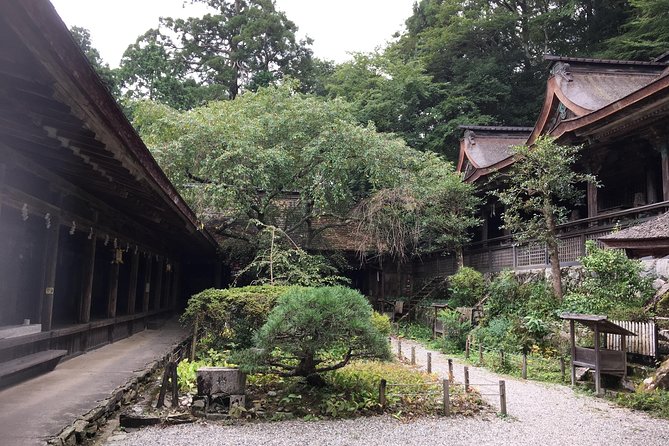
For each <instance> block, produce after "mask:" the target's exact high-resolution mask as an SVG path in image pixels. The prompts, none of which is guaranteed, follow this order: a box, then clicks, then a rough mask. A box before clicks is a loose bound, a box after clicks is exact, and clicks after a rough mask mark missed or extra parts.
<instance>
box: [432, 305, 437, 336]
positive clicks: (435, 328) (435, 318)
mask: <svg viewBox="0 0 669 446" xmlns="http://www.w3.org/2000/svg"><path fill="white" fill-rule="evenodd" d="M436 338H437V307H434V319H433V320H432V339H436Z"/></svg>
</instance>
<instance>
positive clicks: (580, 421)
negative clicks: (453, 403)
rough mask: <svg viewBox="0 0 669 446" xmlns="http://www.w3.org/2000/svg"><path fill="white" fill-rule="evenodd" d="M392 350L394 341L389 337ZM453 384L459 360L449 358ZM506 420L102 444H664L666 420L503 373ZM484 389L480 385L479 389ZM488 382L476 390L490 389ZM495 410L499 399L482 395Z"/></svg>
mask: <svg viewBox="0 0 669 446" xmlns="http://www.w3.org/2000/svg"><path fill="white" fill-rule="evenodd" d="M412 345H413V346H415V347H416V359H417V362H418V364H419V365H424V364H425V359H426V352H427V350H425V349H424V348H423V347H422V346H420V345H419V344H417V343H412V342H408V341H403V342H402V349H403V353H404V355H405V356H408V354H409V352H410V349H411V346H412ZM393 348H394V349H395V350H394V351H396V344H395V342H394V341H393ZM454 364H455V367H454V374H455V379H456V381H459V382H462V381H463V380H464V378H463V369H462V364H458V363H457V362H455V361H454ZM432 370H433V372H434V373H438V374H440V375H441V376H446V374H447V373H448V366H447V361H446V357H445V356H443V355H441V354H439V353H434V352H433V353H432ZM499 379H500V376H499V375H496V374H494V373H491V372H488V371H486V370H484V369H480V368H476V367H470V381H471V382H472V383H491V384H494V383H497V382H498V381H499ZM504 379H505V380H506V391H507V410H508V413H509V415H510V417H509V418H507V419H502V418H498V417H496V416H494V415H491V416H487V417H483V418H481V417H471V418H463V417H453V418H423V419H420V420H416V421H411V422H400V421H397V420H395V419H393V418H392V417H389V416H379V417H370V418H359V419H356V420H343V421H318V422H302V421H290V422H281V423H253V424H246V425H240V426H219V425H215V424H194V425H182V426H174V427H168V428H147V429H143V430H139V431H136V432H132V433H127V434H120V435H115V436H112V437H111V438H110V439H109V440H108V441H107V443H106V444H107V445H108V446H152V445H156V446H158V445H169V446H181V445H183V446H192V445H197V444H207V445H235V446H242V445H268V446H269V445H272V446H287V445H323V446H325V445H332V446H339V445H371V446H374V445H379V446H381V445H384V446H393V445H397V446H413V445H415V446H425V445H435V446H436V445H441V444H448V445H449V446H450V445H471V444H481V445H500V446H501V445H504V446H508V445H556V446H557V445H566V444H587V445H616V446H625V445H630V446H632V445H635V446H636V445H644V446H651V445H662V446H666V445H669V421H666V420H658V419H653V418H651V417H649V416H647V415H645V414H643V413H639V412H633V411H630V410H627V409H623V408H619V407H615V406H613V405H611V404H609V403H608V402H606V401H603V400H599V399H596V398H592V397H588V396H583V395H577V394H575V393H574V392H572V390H571V389H570V388H569V387H565V386H559V385H552V384H542V383H536V382H531V381H522V380H516V379H513V378H509V377H504ZM486 389H487V390H486ZM491 389H495V388H494V387H488V386H486V387H482V388H481V391H482V392H483V393H486V392H490V393H492V391H493V390H491ZM485 398H487V399H488V400H489V401H490V403H491V404H493V405H494V406H495V407H498V402H499V398H498V397H495V396H489V397H485Z"/></svg>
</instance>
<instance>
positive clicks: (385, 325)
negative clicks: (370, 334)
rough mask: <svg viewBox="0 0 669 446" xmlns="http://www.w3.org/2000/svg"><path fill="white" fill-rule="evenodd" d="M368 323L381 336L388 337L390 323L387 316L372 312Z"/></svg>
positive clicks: (390, 327)
mask: <svg viewBox="0 0 669 446" xmlns="http://www.w3.org/2000/svg"><path fill="white" fill-rule="evenodd" d="M370 322H371V324H372V326H374V328H376V330H377V331H378V332H379V333H381V334H382V335H383V336H390V332H391V330H392V325H391V323H390V318H389V317H388V316H387V315H385V314H381V313H378V312H376V311H373V312H372V316H371V318H370Z"/></svg>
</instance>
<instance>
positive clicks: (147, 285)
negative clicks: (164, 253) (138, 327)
mask: <svg viewBox="0 0 669 446" xmlns="http://www.w3.org/2000/svg"><path fill="white" fill-rule="evenodd" d="M152 265H153V259H152V258H151V254H150V253H147V254H146V267H145V269H144V271H145V274H144V298H143V300H142V312H143V313H148V311H149V300H150V298H151V266H152Z"/></svg>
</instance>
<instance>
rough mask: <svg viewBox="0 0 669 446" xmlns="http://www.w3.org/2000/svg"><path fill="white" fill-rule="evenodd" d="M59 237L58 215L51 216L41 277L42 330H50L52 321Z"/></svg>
mask: <svg viewBox="0 0 669 446" xmlns="http://www.w3.org/2000/svg"><path fill="white" fill-rule="evenodd" d="M59 238H60V217H59V216H58V215H54V216H51V227H50V228H49V229H48V230H47V236H46V249H45V252H44V278H43V279H42V290H43V291H42V292H43V294H42V299H40V303H42V308H41V312H40V314H41V321H40V322H41V323H42V331H50V330H51V325H52V322H53V320H52V319H53V296H54V293H55V285H56V268H57V264H58V245H59Z"/></svg>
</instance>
